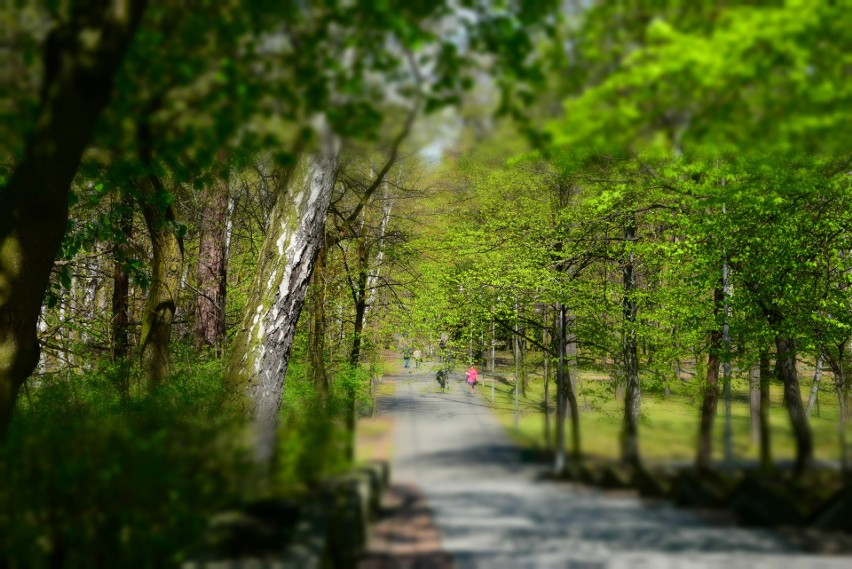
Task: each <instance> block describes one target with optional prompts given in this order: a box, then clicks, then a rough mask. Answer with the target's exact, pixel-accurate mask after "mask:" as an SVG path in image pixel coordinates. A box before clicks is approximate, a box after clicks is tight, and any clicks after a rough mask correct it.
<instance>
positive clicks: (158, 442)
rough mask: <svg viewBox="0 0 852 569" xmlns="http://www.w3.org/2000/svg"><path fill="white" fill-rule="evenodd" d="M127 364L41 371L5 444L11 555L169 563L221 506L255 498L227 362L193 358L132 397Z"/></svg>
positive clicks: (55, 560)
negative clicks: (126, 384)
mask: <svg viewBox="0 0 852 569" xmlns="http://www.w3.org/2000/svg"><path fill="white" fill-rule="evenodd" d="M127 373H128V370H127V366H126V365H124V366H104V367H101V368H100V369H98V370H97V371H95V372H93V373H87V374H80V375H68V374H63V375H45V376H41V377H39V378H37V379H35V380H34V381H31V386H30V388H29V391H28V394H29V396H28V397H23V401H22V404H21V407H20V409H19V410H18V411H17V413H16V416H15V418H14V420H13V423H12V425H11V427H10V432H9V435H8V438H7V440H6V441H5V443H4V444H3V445H0V551H3V552H4V555H5V557H6V558H5V561H6V562H7V564H8V566H10V567H40V566H47V565H51V566H64V567H92V566H102V567H107V566H108V567H130V566H134V567H135V566H162V565H171V564H174V563H177V562H179V561H181V560H183V559H186V558H187V557H188V556H189V555H190V553H191V551H192V549H193V547H194V546H195V544H196V543H197V542H198V540H199V539H200V538H201V535H202V533H203V531H204V529H205V528H206V526H207V522H208V519H209V518H210V516H211V515H212V513H213V512H215V511H217V510H220V509H222V508H223V507H225V506H228V505H230V504H233V503H235V502H238V501H241V500H243V499H245V488H243V486H242V484H241V480H244V479H246V476H248V475H249V474H250V472H249V471H250V463H249V461H248V460H247V456H248V454H247V453H246V452H245V450H244V449H242V448H240V447H239V446H238V444H237V442H236V441H238V440H240V437H239V436H237V431H235V429H239V428H240V427H239V423H238V421H237V416H236V414H235V413H233V412H231V411H230V410H229V405H228V401H227V398H226V394H225V391H224V388H223V386H222V382H221V369H220V367H219V365H218V364H217V363H216V362H195V365H192V366H186V367H185V368H183V369H178V370H177V372H176V373H175V374H174V376H173V377H172V378H170V380H169V381H168V383H167V384H166V385H164V386H162V387H161V388H159V389H157V390H156V391H155V392H154V393H150V394H148V393H145V394H143V393H133V392H131V393H129V394H125V396H124V397H122V396H121V395H120V394H119V393H120V392H119V390H117V389H116V388H115V386H116V385H117V384H119V383H120V380H121V378H122V377H126V375H125V374H127ZM131 391H132V390H131ZM136 391H139V390H138V389H137V390H136Z"/></svg>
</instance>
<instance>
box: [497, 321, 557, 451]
mask: <svg viewBox="0 0 852 569" xmlns="http://www.w3.org/2000/svg"><path fill="white" fill-rule="evenodd" d="M541 318H542V328H541V330H542V331H541V344H542V345H543V346H544V352H543V354H542V356H543V359H544V361H543V362H542V363H543V365H544V370H543V371H544V402H543V405H544V409H543V411H544V445H545V448H547V449H548V450H550V449H552V448H553V433H551V431H550V366H549V363H550V353H549V352H548V351H547V349H548V343H549V339H548V333H547V328H548V326H547V306H546V305H545V306H544V308H542V311H541ZM491 373H492V375H493V373H494V370H491Z"/></svg>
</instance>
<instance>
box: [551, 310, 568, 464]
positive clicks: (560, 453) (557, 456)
mask: <svg viewBox="0 0 852 569" xmlns="http://www.w3.org/2000/svg"><path fill="white" fill-rule="evenodd" d="M555 324H556V338H557V342H558V350H559V353H558V359H557V365H556V451H555V453H554V470H555V471H556V473H557V474H558V473H560V472H562V470H563V469H564V468H565V403H566V401H567V398H566V397H565V309H564V308H563V306H562V303H559V308H558V310H557V313H556V318H555Z"/></svg>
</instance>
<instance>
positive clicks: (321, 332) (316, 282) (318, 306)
mask: <svg viewBox="0 0 852 569" xmlns="http://www.w3.org/2000/svg"><path fill="white" fill-rule="evenodd" d="M326 255H327V250H326V248H325V247H322V248H321V249H320V250H319V252H318V253H317V260H316V263H315V264H314V274H313V275H312V276H311V291H312V292H311V311H310V314H311V315H312V316H313V320H312V323H311V330H310V339H309V342H308V343H309V345H310V346H311V350H310V357H311V368H312V369H313V374H314V386H315V387H316V389H317V392H318V393H319V394H320V397H321V398H322V400H323V402H327V401H328V396H329V392H330V386H329V383H328V374H327V373H326V369H325V262H326Z"/></svg>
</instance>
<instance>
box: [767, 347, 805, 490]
mask: <svg viewBox="0 0 852 569" xmlns="http://www.w3.org/2000/svg"><path fill="white" fill-rule="evenodd" d="M775 347H776V349H777V356H776V357H777V363H776V369H777V371H778V375H779V379H781V380H782V381H783V382H784V394H785V395H786V400H787V412H788V414H789V416H790V424H791V425H792V426H793V437H794V439H795V441H796V462H795V466H794V473H795V475H796V476H797V477H801V476H802V475H804V474H805V473H806V472H808V471H809V470H810V469H811V467H812V466H813V454H814V448H813V438H812V435H811V427H810V424H809V423H808V417H807V415H805V407H804V405H803V404H802V392H801V390H800V387H799V375H798V373H797V372H796V342H795V340H793V339H792V338H789V337H788V336H787V335H786V334H785V333H783V332H777V333H776V335H775Z"/></svg>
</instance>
